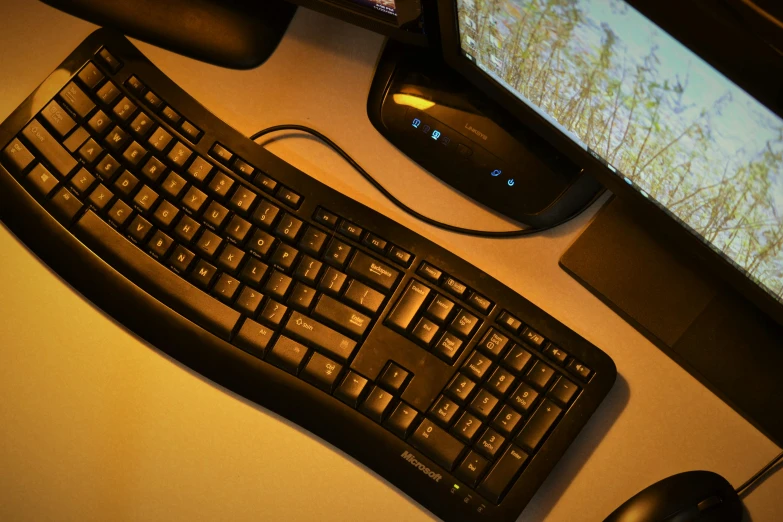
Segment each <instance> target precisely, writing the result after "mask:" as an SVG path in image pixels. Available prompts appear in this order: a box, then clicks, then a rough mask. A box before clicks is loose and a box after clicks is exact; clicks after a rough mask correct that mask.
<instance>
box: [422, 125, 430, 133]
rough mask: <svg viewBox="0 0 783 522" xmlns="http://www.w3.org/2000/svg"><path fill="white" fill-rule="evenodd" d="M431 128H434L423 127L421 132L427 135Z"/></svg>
mask: <svg viewBox="0 0 783 522" xmlns="http://www.w3.org/2000/svg"><path fill="white" fill-rule="evenodd" d="M431 128H432V127H430V126H429V125H422V127H421V132H423V133H425V134H426V133H428V132H429V131H430V129H431Z"/></svg>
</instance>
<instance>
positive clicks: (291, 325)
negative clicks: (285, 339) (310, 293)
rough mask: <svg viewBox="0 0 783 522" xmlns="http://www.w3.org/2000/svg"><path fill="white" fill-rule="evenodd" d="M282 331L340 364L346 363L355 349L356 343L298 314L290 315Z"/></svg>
mask: <svg viewBox="0 0 783 522" xmlns="http://www.w3.org/2000/svg"><path fill="white" fill-rule="evenodd" d="M284 331H285V333H286V334H288V335H290V336H291V337H293V338H295V339H298V340H300V341H303V342H305V343H309V344H311V345H313V346H314V347H315V348H316V349H318V350H319V351H321V352H325V353H326V354H327V355H330V356H331V357H334V358H336V359H338V360H340V361H342V362H345V361H347V360H348V359H349V358H350V357H351V355H352V354H353V351H354V349H355V348H356V341H352V340H351V339H349V338H347V337H346V336H344V335H343V334H341V333H339V332H336V331H334V330H332V329H331V328H329V327H328V326H326V325H324V324H321V323H319V322H318V321H316V320H315V319H311V318H310V317H307V316H304V315H302V314H300V313H299V312H294V313H293V314H291V317H289V318H288V322H287V323H286V324H285V329H284Z"/></svg>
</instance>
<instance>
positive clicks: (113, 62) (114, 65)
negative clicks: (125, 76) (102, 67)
mask: <svg viewBox="0 0 783 522" xmlns="http://www.w3.org/2000/svg"><path fill="white" fill-rule="evenodd" d="M98 56H99V57H100V58H101V60H103V63H105V64H106V66H107V67H109V69H111V72H113V73H116V72H117V71H119V70H120V68H121V67H122V62H120V61H119V60H118V59H117V58H115V57H114V55H112V54H111V53H110V52H109V51H108V50H106V48H105V47H104V48H103V49H101V50H100V52H99V53H98Z"/></svg>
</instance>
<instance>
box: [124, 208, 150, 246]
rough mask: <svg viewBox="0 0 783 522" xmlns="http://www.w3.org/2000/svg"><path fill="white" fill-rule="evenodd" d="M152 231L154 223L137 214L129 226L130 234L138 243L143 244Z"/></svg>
mask: <svg viewBox="0 0 783 522" xmlns="http://www.w3.org/2000/svg"><path fill="white" fill-rule="evenodd" d="M150 232H152V224H151V223H150V222H149V221H147V220H146V219H144V218H143V217H142V216H140V215H138V214H137V215H136V217H135V218H133V221H131V224H130V226H128V235H129V236H130V237H131V238H133V239H134V240H135V241H136V243H137V244H142V243H144V241H145V240H146V239H147V236H149V234H150Z"/></svg>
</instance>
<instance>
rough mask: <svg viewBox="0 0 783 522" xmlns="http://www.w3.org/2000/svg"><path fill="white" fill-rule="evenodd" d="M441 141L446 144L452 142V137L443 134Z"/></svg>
mask: <svg viewBox="0 0 783 522" xmlns="http://www.w3.org/2000/svg"><path fill="white" fill-rule="evenodd" d="M440 142H441V143H443V144H444V145H448V144H449V143H451V138H449V137H448V136H441V138H440Z"/></svg>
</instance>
